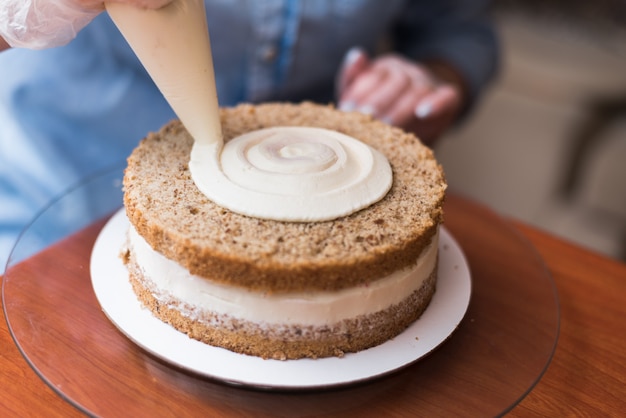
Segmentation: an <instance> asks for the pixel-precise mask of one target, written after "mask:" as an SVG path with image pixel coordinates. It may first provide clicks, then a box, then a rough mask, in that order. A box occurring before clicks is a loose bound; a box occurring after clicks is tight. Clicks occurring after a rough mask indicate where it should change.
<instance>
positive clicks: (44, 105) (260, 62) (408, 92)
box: [0, 0, 498, 271]
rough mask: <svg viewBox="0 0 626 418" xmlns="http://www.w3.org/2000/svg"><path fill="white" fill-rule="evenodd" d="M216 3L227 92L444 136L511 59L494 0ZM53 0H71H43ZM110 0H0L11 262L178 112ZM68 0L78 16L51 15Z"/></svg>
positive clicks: (223, 98) (3, 172)
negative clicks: (52, 204)
mask: <svg viewBox="0 0 626 418" xmlns="http://www.w3.org/2000/svg"><path fill="white" fill-rule="evenodd" d="M114 1H125V2H128V3H134V4H136V5H137V6H138V7H147V8H159V7H167V4H168V3H169V2H170V1H172V0H114ZM174 1H184V0H174ZM31 3H32V4H31ZM205 3H206V10H207V19H208V24H209V31H210V35H211V44H212V53H213V61H214V66H215V77H216V86H217V91H218V99H219V103H220V105H221V106H232V105H235V104H237V103H241V102H252V103H258V102H264V101H291V102H298V101H304V100H309V101H315V102H321V103H333V102H334V103H336V105H337V106H338V107H339V108H340V109H342V110H346V111H352V110H354V111H360V112H364V113H369V114H371V115H372V116H373V117H377V118H380V119H381V120H383V121H385V122H387V123H390V124H393V125H397V126H399V127H402V128H403V129H406V130H409V131H412V132H415V133H416V134H417V135H418V136H419V137H420V138H421V139H422V140H423V141H424V142H426V143H428V144H432V143H433V141H434V140H435V139H436V138H438V137H439V136H441V134H442V133H443V132H445V131H446V130H447V129H448V128H450V127H451V126H453V125H454V124H455V123H457V122H458V121H459V120H460V119H462V118H464V117H466V115H467V114H468V112H469V111H470V110H471V108H473V107H474V106H475V105H476V103H477V102H478V100H479V98H480V96H481V92H482V91H483V90H484V88H485V86H486V85H487V84H488V82H489V81H490V80H491V79H492V78H493V76H494V74H495V73H496V69H497V62H498V42H497V36H496V33H495V31H494V29H493V27H492V25H491V24H490V22H489V19H488V18H487V16H486V13H485V11H486V8H487V2H486V1H483V0H474V1H469V0H438V1H427V0H385V1H379V0H299V1H298V0H263V1H247V2H246V1H225V0H205ZM53 4H54V5H62V6H63V7H65V8H66V10H62V8H61V6H59V7H58V8H57V9H55V8H54V7H49V8H44V7H43V6H49V5H53ZM20 7H22V9H24V8H26V9H28V8H29V7H30V8H31V9H36V8H38V7H42V10H41V12H42V13H40V14H39V16H41V19H42V21H43V22H44V23H45V24H44V25H37V24H31V23H32V22H30V23H29V22H28V19H32V18H33V16H37V13H30V12H29V13H23V14H22V15H21V16H15V10H17V9H19V8H20ZM103 10H104V5H103V3H102V2H101V1H99V0H45V1H39V2H36V3H35V2H34V1H33V0H6V1H5V2H3V5H1V6H0V39H2V41H0V45H4V47H5V48H6V50H5V51H4V52H2V53H0V69H1V71H0V73H1V78H0V201H1V202H2V204H1V205H0V265H4V263H3V262H2V260H3V259H6V257H7V255H8V253H9V251H10V248H11V247H12V246H13V244H14V242H15V240H16V237H17V236H18V234H19V232H20V231H21V230H22V229H23V228H24V227H25V225H27V223H28V222H29V221H30V220H31V219H32V218H33V216H34V215H35V214H36V213H37V211H38V210H41V208H43V207H44V206H45V205H46V204H47V203H48V202H49V201H50V200H51V199H52V198H53V197H55V196H59V195H60V194H62V193H63V192H64V191H65V190H67V188H68V187H69V186H71V185H73V184H76V183H77V182H79V181H80V180H81V179H83V178H85V177H87V176H89V175H93V174H94V173H96V172H98V171H100V170H103V169H105V168H106V167H109V166H111V165H112V164H114V163H116V162H119V161H123V160H124V159H125V158H126V157H127V156H128V155H129V154H130V152H131V150H132V149H133V148H134V147H135V145H136V144H137V142H138V141H139V140H140V139H141V138H143V137H144V136H145V135H146V134H147V133H148V132H150V131H154V130H158V129H159V128H160V127H161V126H162V125H164V124H165V123H166V122H167V121H169V120H171V119H172V118H174V117H175V115H174V113H173V111H172V110H171V108H170V107H169V106H168V104H167V103H166V102H165V100H164V98H163V97H162V95H161V94H160V92H159V91H158V89H157V88H156V86H155V85H154V83H153V82H152V80H151V79H150V78H149V76H148V75H147V73H146V72H145V70H144V69H143V67H142V66H141V64H140V63H139V61H138V59H137V58H136V56H135V55H134V53H133V52H132V50H131V49H130V47H129V46H128V44H127V43H126V42H125V40H124V39H123V37H122V35H121V34H120V32H119V31H118V29H117V28H116V27H115V25H114V23H113V22H112V21H111V19H110V18H109V16H108V15H107V14H106V12H103ZM32 11H33V10H31V12H32ZM12 13H13V15H12ZM64 14H65V15H68V14H69V15H72V14H75V15H76V16H73V17H75V18H76V19H75V20H74V21H72V22H70V23H67V22H65V23H64V25H65V26H63V25H60V26H59V27H58V28H57V27H54V24H53V23H50V22H56V21H61V22H63V19H57V20H55V18H57V17H59V18H64V17H65V16H64ZM24 16H26V17H27V18H26V19H22V20H23V22H18V23H20V24H21V25H20V24H16V22H15V21H16V20H19V19H21V18H22V17H24ZM15 28H18V30H15ZM42 28H43V29H42ZM9 45H11V46H13V48H11V47H9ZM0 48H2V46H0ZM33 48H37V49H33ZM85 199H87V200H88V199H89V197H85ZM82 210H87V209H84V208H83V209H82ZM76 216H78V215H76ZM0 271H1V267H0Z"/></svg>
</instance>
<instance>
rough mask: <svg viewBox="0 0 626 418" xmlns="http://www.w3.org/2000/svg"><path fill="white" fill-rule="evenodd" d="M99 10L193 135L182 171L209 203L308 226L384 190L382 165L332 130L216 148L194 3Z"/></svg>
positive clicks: (266, 135)
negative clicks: (185, 170) (186, 170)
mask: <svg viewBox="0 0 626 418" xmlns="http://www.w3.org/2000/svg"><path fill="white" fill-rule="evenodd" d="M106 7H107V10H108V12H109V14H110V16H111V18H112V19H113V21H114V22H115V23H116V25H117V26H118V28H119V29H120V31H121V32H122V33H123V34H124V37H125V38H126V40H127V41H128V43H129V44H130V45H131V47H132V48H133V50H134V51H135V53H136V54H137V56H138V57H139V59H140V60H141V62H142V64H143V65H144V67H145V68H146V70H147V71H148V73H149V74H150V76H151V77H152V79H153V80H154V81H155V83H156V85H157V86H158V87H159V89H160V90H161V92H162V93H163V95H164V96H165V98H166V99H167V101H168V102H169V104H170V105H171V106H172V108H173V109H174V111H175V112H176V114H177V115H178V117H179V118H180V120H181V121H182V123H183V124H184V125H185V128H186V129H187V130H188V131H189V133H190V134H191V136H192V137H193V138H194V145H193V149H192V151H191V160H190V162H189V169H190V171H191V176H192V178H193V180H194V182H195V183H196V186H197V187H198V189H200V191H201V192H202V193H204V194H205V195H206V196H207V197H208V198H209V199H210V200H212V201H214V202H215V203H217V204H219V205H221V206H223V207H225V208H228V209H230V210H231V211H233V212H236V213H240V214H244V215H248V216H252V217H256V218H264V219H273V220H280V221H297V222H311V221H324V220H330V219H336V218H339V217H341V216H345V215H349V214H351V213H354V212H356V211H358V210H360V209H363V208H365V207H367V206H369V205H371V204H373V203H375V202H377V201H378V200H380V199H381V198H383V197H384V196H385V194H386V193H387V192H388V191H389V189H390V188H391V183H392V172H391V167H390V166H389V162H388V161H387V159H386V158H385V157H384V156H383V155H382V154H380V153H379V152H378V151H376V150H374V149H372V148H371V147H369V146H367V145H366V144H363V143H362V142H360V141H358V140H356V139H354V138H352V137H349V136H347V135H343V134H340V133H338V132H334V131H329V130H324V129H317V128H302V127H277V128H271V129H269V130H260V131H255V132H251V133H248V134H246V135H242V136H241V137H239V138H236V139H234V140H232V141H230V142H228V143H227V144H226V146H224V143H223V138H222V131H221V122H220V118H219V109H218V102H217V94H216V88H215V76H214V73H213V59H212V56H211V44H210V41H209V33H208V28H207V22H206V18H205V16H206V15H205V8H204V1H203V0H185V1H182V0H174V1H173V2H172V3H171V4H169V5H168V6H166V7H163V8H161V9H158V10H146V9H139V8H136V7H133V6H129V5H126V4H121V3H107V4H106Z"/></svg>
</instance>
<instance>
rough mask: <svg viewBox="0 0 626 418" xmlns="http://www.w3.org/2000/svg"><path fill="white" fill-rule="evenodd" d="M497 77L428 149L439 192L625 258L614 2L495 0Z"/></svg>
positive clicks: (625, 78) (624, 103)
mask: <svg viewBox="0 0 626 418" xmlns="http://www.w3.org/2000/svg"><path fill="white" fill-rule="evenodd" d="M493 14H494V17H495V21H496V23H497V27H498V31H499V33H500V37H501V42H502V50H503V55H502V64H501V65H502V66H501V70H500V74H499V77H498V79H497V80H496V82H495V83H494V85H493V86H492V87H491V89H490V90H489V92H488V93H487V95H486V96H485V98H484V100H483V102H482V103H481V105H480V106H479V108H478V109H477V111H476V112H474V113H473V114H472V115H471V118H469V119H468V120H467V122H466V123H465V124H464V125H463V126H462V129H460V130H458V131H457V132H452V133H451V134H449V135H447V136H446V137H445V138H443V139H442V140H441V141H440V142H439V143H438V144H437V146H436V148H435V152H436V154H437V157H438V159H439V160H440V161H441V163H442V165H443V167H444V169H445V171H446V175H447V178H448V182H449V184H450V189H451V190H453V191H457V192H460V193H462V194H465V195H467V196H470V197H473V198H474V199H476V200H478V201H480V202H483V203H485V204H487V205H488V206H490V207H491V208H492V209H494V210H495V211H496V212H498V213H500V214H501V215H503V216H505V217H506V216H511V217H514V218H517V219H520V220H523V221H526V222H527V223H530V224H532V225H534V226H537V227H539V228H541V229H544V230H547V231H550V232H551V233H553V234H555V235H558V236H560V237H562V238H565V239H567V240H570V241H574V242H575V243H578V244H579V245H582V246H584V247H587V248H591V249H593V250H596V251H597V252H600V253H602V254H605V255H608V256H610V257H613V258H618V259H621V260H623V261H626V184H625V181H626V2H623V1H620V0H613V1H608V0H601V1H593V2H592V1H584V0H578V1H567V2H566V1H558V0H535V1H532V0H524V1H521V0H518V1H513V0H496V1H495V2H494V6H493Z"/></svg>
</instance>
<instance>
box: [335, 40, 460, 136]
mask: <svg viewBox="0 0 626 418" xmlns="http://www.w3.org/2000/svg"><path fill="white" fill-rule="evenodd" d="M463 90H464V88H463V84H462V81H461V80H460V79H455V77H454V73H453V72H452V71H449V69H447V68H445V67H444V66H443V64H441V63H432V65H424V64H419V63H417V62H413V61H409V60H407V59H405V58H402V57H400V56H398V55H393V54H389V55H383V56H380V57H378V58H375V59H371V58H370V57H369V56H367V54H366V53H365V52H364V51H363V50H361V49H359V48H353V49H351V50H350V51H349V52H348V53H347V54H346V58H345V59H344V64H343V66H342V68H341V70H340V73H339V78H338V95H339V107H340V109H342V110H346V111H360V112H362V113H366V114H371V115H372V116H374V117H376V118H378V119H380V120H382V121H384V122H387V123H389V124H391V125H395V126H398V127H400V128H403V129H404V130H407V131H410V132H413V133H415V134H416V135H417V136H418V137H419V138H420V139H422V140H423V141H424V142H425V143H428V144H432V142H433V141H434V140H435V139H436V138H437V137H439V136H440V135H441V134H442V133H443V132H444V131H445V130H446V129H447V128H448V127H450V126H451V125H452V124H453V123H454V121H455V120H456V118H457V117H458V115H459V114H460V112H461V109H462V106H463V101H464V92H463Z"/></svg>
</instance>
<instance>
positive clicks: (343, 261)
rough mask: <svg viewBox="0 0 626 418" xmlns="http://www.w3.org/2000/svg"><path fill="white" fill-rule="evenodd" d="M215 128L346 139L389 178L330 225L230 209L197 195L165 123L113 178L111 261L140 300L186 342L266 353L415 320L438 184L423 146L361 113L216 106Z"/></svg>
mask: <svg viewBox="0 0 626 418" xmlns="http://www.w3.org/2000/svg"><path fill="white" fill-rule="evenodd" d="M221 122H222V130H223V135H224V142H225V143H226V144H228V142H229V141H231V140H233V139H234V138H238V137H241V136H242V135H244V134H246V133H249V132H252V131H257V130H260V129H268V128H273V127H310V128H321V129H326V130H330V131H333V132H339V133H341V134H345V135H347V136H349V137H352V138H355V139H357V140H359V141H362V142H363V143H364V144H367V145H368V146H370V147H371V148H373V149H375V150H377V151H378V152H380V153H381V154H382V155H384V156H385V157H386V158H387V160H388V161H389V165H390V167H391V171H392V174H393V183H392V184H391V188H390V189H389V191H388V192H387V193H386V194H385V195H384V197H382V199H380V200H378V201H377V202H376V203H373V204H371V205H370V206H368V207H365V208H362V209H359V210H358V211H356V212H354V213H352V214H349V215H344V216H341V217H339V218H336V219H330V220H324V221H314V222H304V221H299V222H298V221H281V220H275V219H262V218H257V217H254V216H250V215H247V214H241V213H238V212H237V213H236V212H233V211H231V210H229V209H227V208H225V207H224V206H220V205H218V204H216V203H215V202H214V201H212V200H210V199H209V198H207V197H206V195H205V194H204V193H202V192H201V191H200V190H199V189H198V187H197V186H196V184H195V183H194V181H193V179H192V176H191V173H190V170H189V161H190V153H191V149H192V147H193V144H194V140H193V138H192V137H191V136H190V135H189V133H188V132H187V131H186V130H185V128H184V127H183V126H182V124H181V123H180V122H179V121H173V122H171V123H169V124H168V125H166V126H165V127H164V128H163V129H161V131H159V132H157V133H153V134H150V135H148V137H147V138H145V139H144V140H143V141H142V142H141V143H140V145H139V146H138V147H137V148H136V149H135V150H134V151H133V153H132V154H131V156H130V157H129V159H128V167H127V169H126V171H125V175H124V205H125V208H126V213H127V216H128V219H129V220H130V224H131V227H130V229H129V231H128V239H127V244H126V247H125V248H124V251H123V259H124V262H125V264H126V265H127V267H128V271H129V276H130V281H131V283H132V286H133V289H134V291H135V293H136V294H137V296H138V298H139V300H140V301H141V302H142V303H143V305H145V306H146V307H147V308H148V309H150V310H151V311H152V313H153V314H154V315H155V316H156V317H158V318H160V319H161V320H163V321H165V322H167V323H169V324H171V325H172V326H173V327H175V328H176V329H178V330H180V331H182V332H184V333H186V334H188V335H189V336H190V337H191V338H194V339H197V340H200V341H202V342H204V343H207V344H210V345H213V346H218V347H223V348H226V349H228V350H232V351H235V352H238V353H242V354H249V355H254V356H259V357H263V358H274V359H298V358H304V357H309V358H318V357H329V356H342V355H343V354H344V353H348V352H357V351H360V350H364V349H366V348H369V347H372V346H375V345H378V344H381V343H383V342H385V341H387V340H389V339H391V338H393V337H394V336H396V335H398V334H399V333H401V332H402V331H403V330H405V329H406V328H407V327H408V326H409V325H410V324H411V323H413V322H414V321H415V320H417V319H418V318H419V316H420V315H421V314H422V312H423V311H424V309H426V307H427V306H428V304H429V302H430V300H431V298H432V296H433V294H434V292H435V288H436V282H437V259H438V230H439V226H440V224H441V223H442V220H443V208H442V206H443V201H444V194H445V188H446V183H445V179H444V175H443V172H442V169H441V167H440V165H439V164H438V163H437V161H436V160H435V158H434V156H433V153H432V151H431V150H430V149H429V148H428V147H426V146H424V145H423V144H422V143H421V142H420V141H419V140H418V139H417V138H416V137H415V136H413V135H411V134H408V133H405V132H403V131H402V130H400V129H397V128H394V127H390V126H389V125H386V124H384V123H381V122H379V121H376V120H374V119H372V118H371V117H369V116H366V115H362V114H359V113H345V112H340V111H338V110H335V109H334V108H332V107H327V106H319V105H314V104H310V103H303V104H298V105H294V104H278V103H277V104H263V105H256V106H254V105H240V106H237V107H234V108H225V109H222V110H221ZM246 204H249V205H250V207H251V208H254V206H255V201H254V199H251V200H250V201H249V202H248V203H246Z"/></svg>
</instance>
